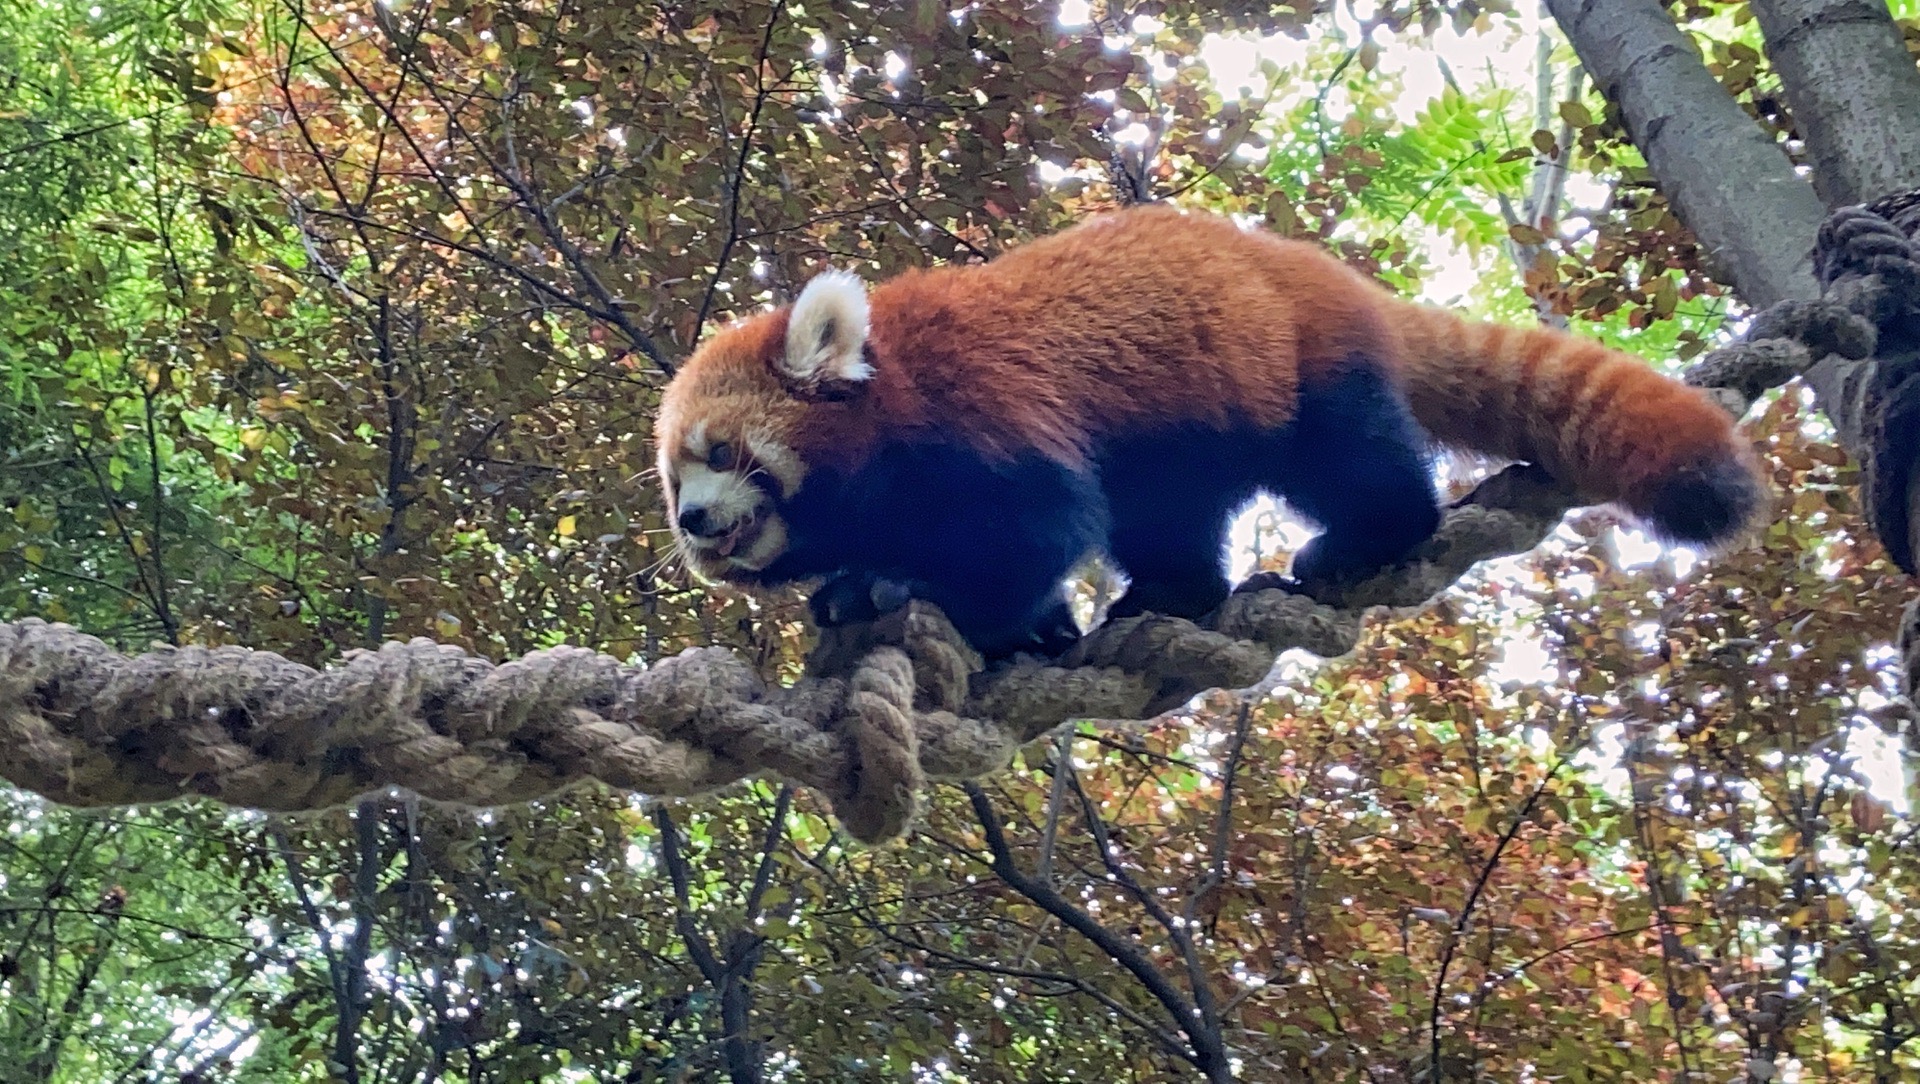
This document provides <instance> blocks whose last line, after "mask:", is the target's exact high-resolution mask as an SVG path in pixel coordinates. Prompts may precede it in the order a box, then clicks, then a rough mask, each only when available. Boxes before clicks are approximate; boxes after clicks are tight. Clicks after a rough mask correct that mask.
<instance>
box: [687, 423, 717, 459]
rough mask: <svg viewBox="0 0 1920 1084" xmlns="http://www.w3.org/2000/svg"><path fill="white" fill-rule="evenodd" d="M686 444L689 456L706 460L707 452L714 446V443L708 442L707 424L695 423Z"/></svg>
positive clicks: (688, 431)
mask: <svg viewBox="0 0 1920 1084" xmlns="http://www.w3.org/2000/svg"><path fill="white" fill-rule="evenodd" d="M685 443H686V446H687V455H688V456H690V457H692V458H694V459H705V458H706V457H707V450H708V449H709V448H711V447H712V446H713V444H712V442H711V441H709V440H707V423H706V422H695V423H693V428H691V429H688V430H687V439H686V441H685Z"/></svg>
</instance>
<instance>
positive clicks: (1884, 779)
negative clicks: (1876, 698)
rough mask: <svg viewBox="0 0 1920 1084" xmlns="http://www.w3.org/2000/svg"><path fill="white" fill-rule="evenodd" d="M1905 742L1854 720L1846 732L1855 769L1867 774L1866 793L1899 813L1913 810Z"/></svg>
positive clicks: (1848, 747)
mask: <svg viewBox="0 0 1920 1084" xmlns="http://www.w3.org/2000/svg"><path fill="white" fill-rule="evenodd" d="M1905 745H1906V743H1905V742H1904V741H1902V740H1901V739H1900V738H1899V737H1898V736H1896V735H1889V734H1888V733H1886V732H1885V731H1883V730H1881V729H1880V728H1879V727H1876V726H1873V725H1871V724H1868V723H1855V724H1854V725H1853V727H1852V728H1851V729H1849V730H1848V731H1847V755H1848V756H1850V757H1853V758H1854V765H1853V770H1854V771H1856V772H1859V773H1860V774H1861V775H1863V776H1865V777H1866V780H1867V793H1868V794H1871V795H1873V796H1874V797H1875V798H1877V799H1879V801H1880V802H1881V804H1883V805H1885V806H1886V807H1887V808H1888V809H1890V810H1892V811H1894V812H1895V813H1900V814H1906V813H1910V812H1912V805H1911V804H1910V803H1909V802H1908V801H1907V772H1906V764H1905V763H1904V759H1905V758H1904V753H1905V751H1906V750H1905Z"/></svg>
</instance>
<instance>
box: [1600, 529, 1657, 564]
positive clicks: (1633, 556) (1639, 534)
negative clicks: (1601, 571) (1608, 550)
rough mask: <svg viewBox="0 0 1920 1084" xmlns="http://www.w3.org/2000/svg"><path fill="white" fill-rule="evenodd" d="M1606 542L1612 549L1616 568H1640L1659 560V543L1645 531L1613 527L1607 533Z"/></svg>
mask: <svg viewBox="0 0 1920 1084" xmlns="http://www.w3.org/2000/svg"><path fill="white" fill-rule="evenodd" d="M1607 540H1608V542H1609V543H1610V544H1611V545H1612V547H1613V563H1614V566H1615V567H1617V568H1623V569H1624V568H1640V567H1642V566H1643V565H1650V564H1652V563H1654V562H1655V561H1658V560H1659V559H1660V551H1661V549H1662V547H1661V545H1660V543H1658V542H1656V541H1654V540H1653V538H1652V537H1651V536H1649V535H1648V534H1647V533H1646V532H1645V531H1639V530H1635V529H1634V528H1632V527H1615V528H1613V530H1611V531H1609V532H1608V533H1607Z"/></svg>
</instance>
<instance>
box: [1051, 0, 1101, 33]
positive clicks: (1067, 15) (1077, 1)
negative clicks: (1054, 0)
mask: <svg viewBox="0 0 1920 1084" xmlns="http://www.w3.org/2000/svg"><path fill="white" fill-rule="evenodd" d="M1058 21H1059V23H1060V25H1061V26H1062V27H1064V28H1066V29H1068V30H1072V29H1074V28H1076V27H1082V26H1085V25H1087V24H1088V23H1090V22H1092V21H1093V4H1092V3H1091V2H1090V0H1060V17H1059V20H1058Z"/></svg>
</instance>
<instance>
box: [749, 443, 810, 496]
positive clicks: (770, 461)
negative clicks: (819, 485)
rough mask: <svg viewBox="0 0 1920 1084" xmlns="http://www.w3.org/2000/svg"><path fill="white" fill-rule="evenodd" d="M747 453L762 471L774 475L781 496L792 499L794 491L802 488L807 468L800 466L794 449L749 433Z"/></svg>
mask: <svg viewBox="0 0 1920 1084" xmlns="http://www.w3.org/2000/svg"><path fill="white" fill-rule="evenodd" d="M747 452H748V454H749V455H751V456H753V461H754V462H755V463H757V464H759V467H760V469H761V470H764V471H766V472H767V473H768V474H771V475H773V480H774V481H776V482H779V483H780V495H781V496H783V497H791V496H793V491H794V490H796V489H799V488H800V481H801V479H802V478H804V477H805V476H806V468H805V467H803V466H802V465H801V464H800V457H799V456H798V455H795V454H794V452H793V449H791V448H788V447H787V446H786V445H784V444H781V443H780V442H778V441H776V440H774V439H773V438H771V437H768V436H764V435H762V434H759V433H748V434H747Z"/></svg>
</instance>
